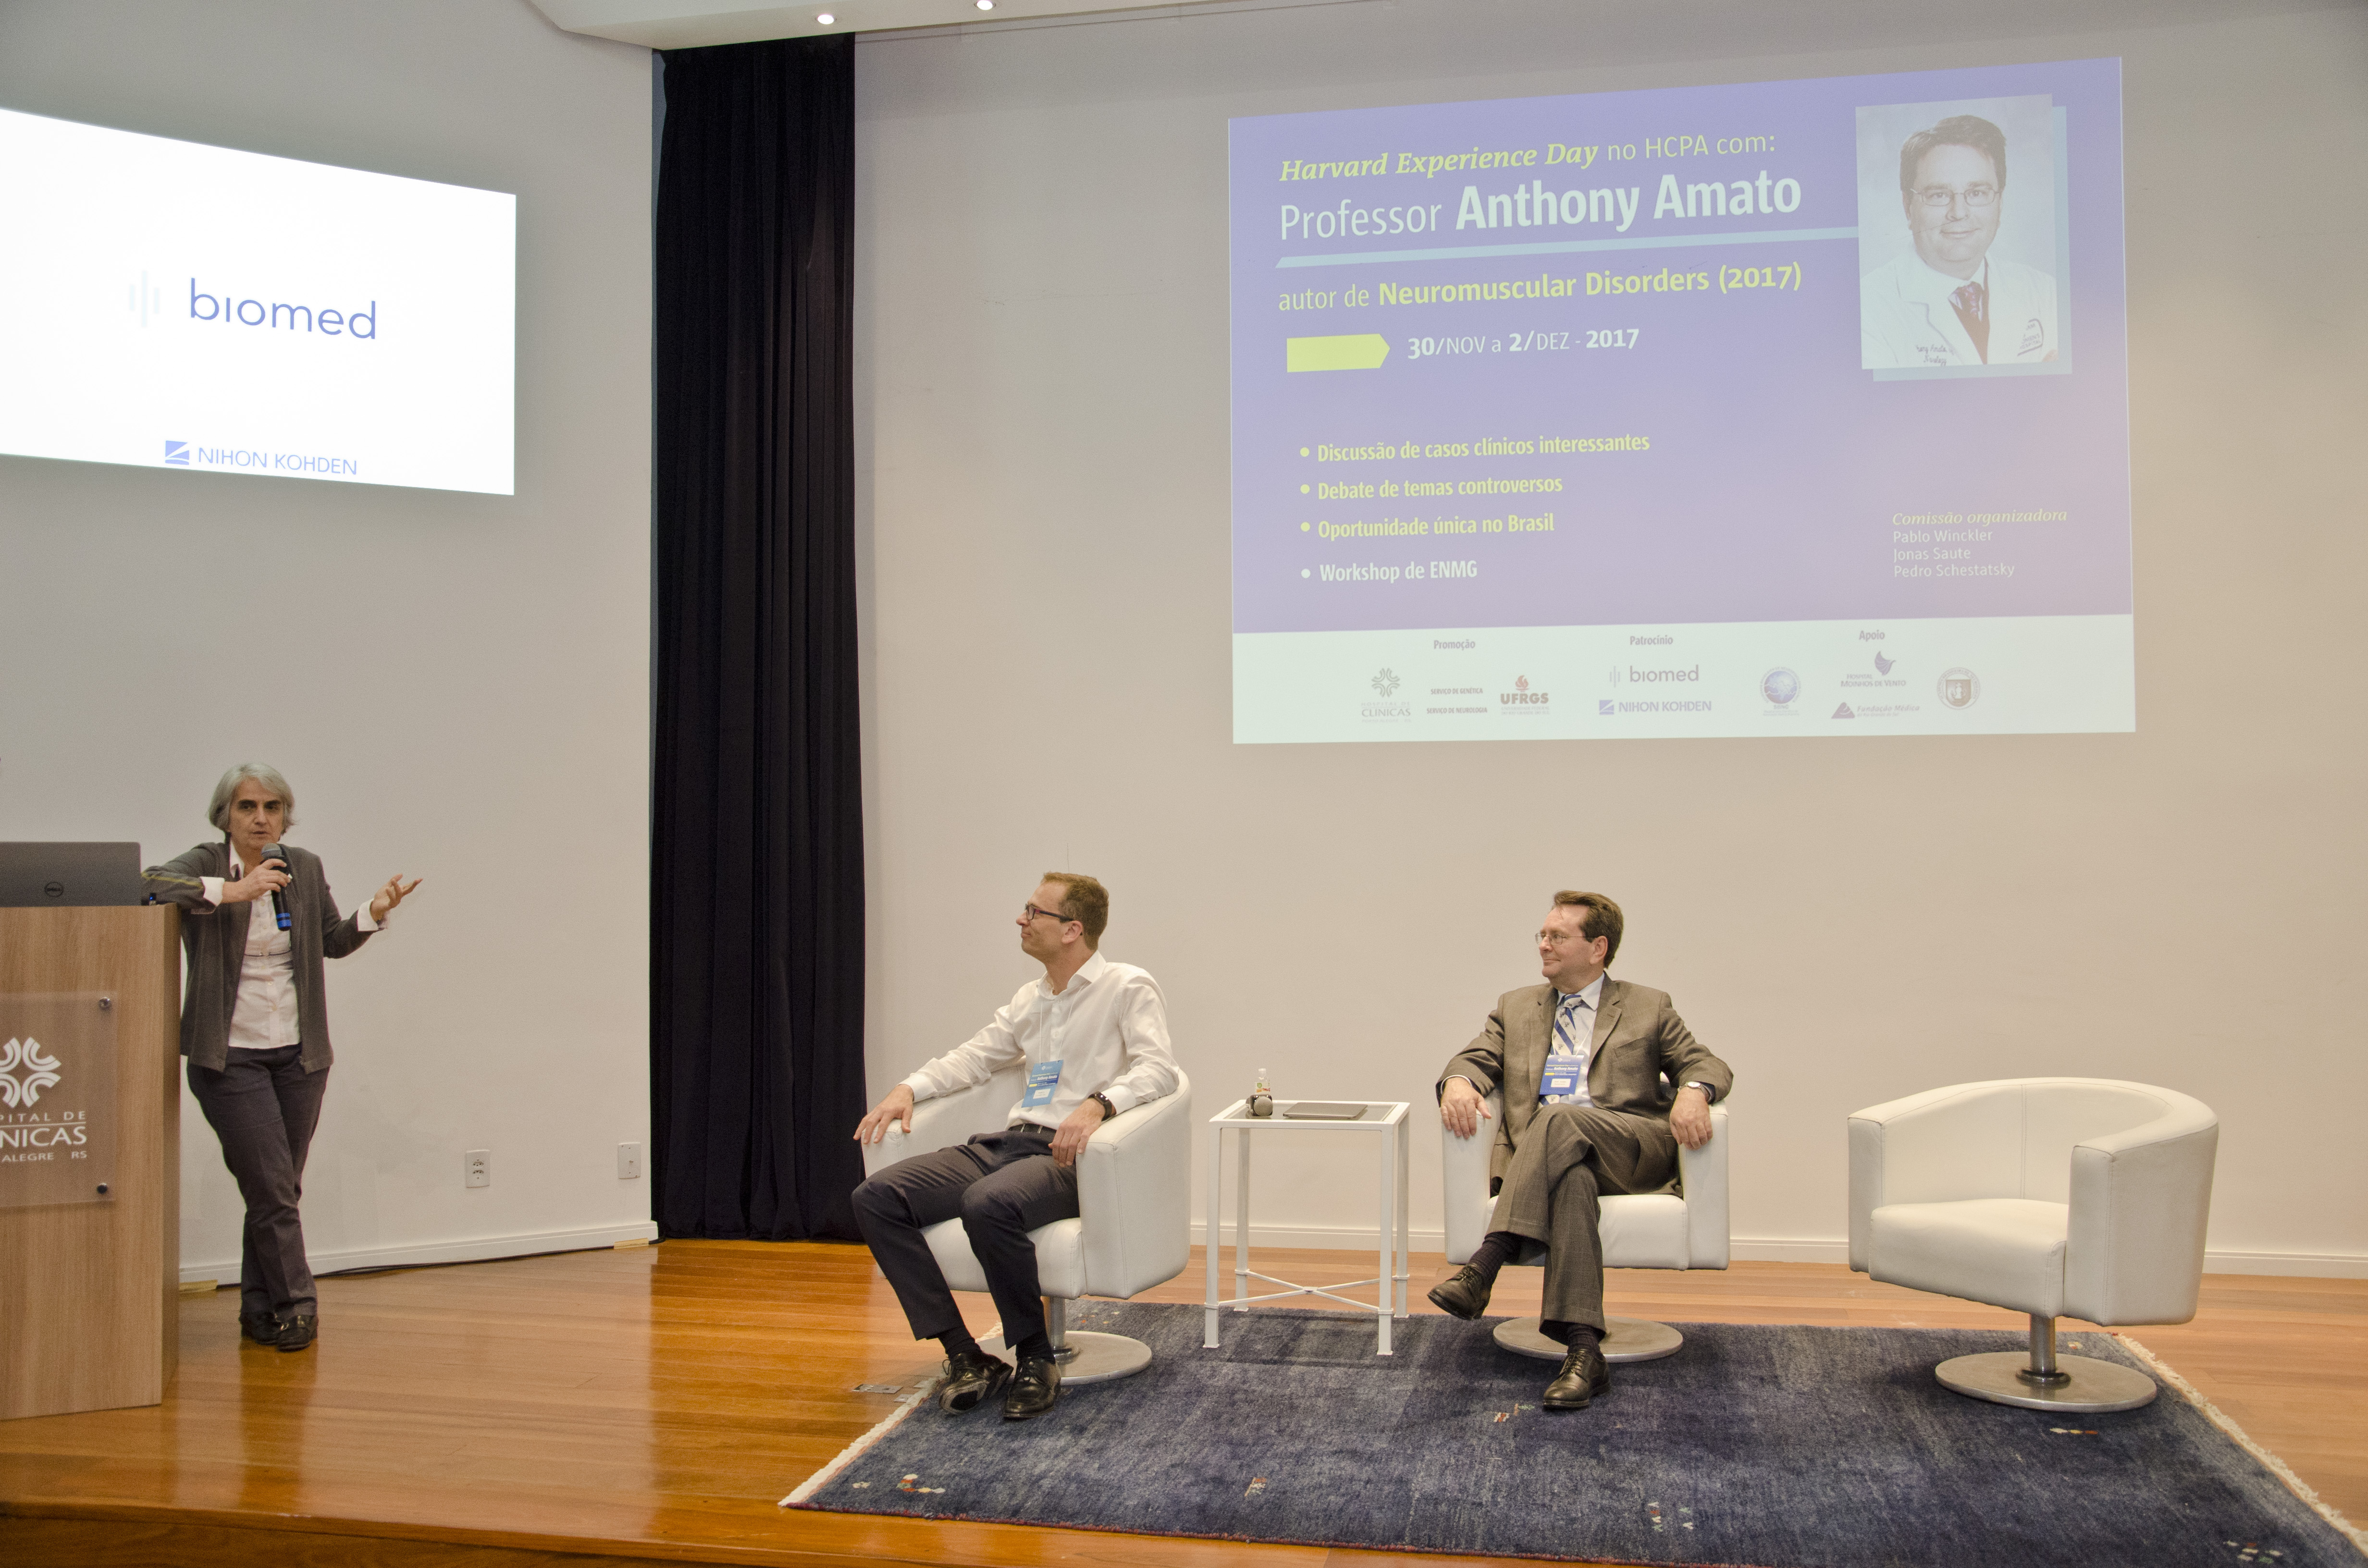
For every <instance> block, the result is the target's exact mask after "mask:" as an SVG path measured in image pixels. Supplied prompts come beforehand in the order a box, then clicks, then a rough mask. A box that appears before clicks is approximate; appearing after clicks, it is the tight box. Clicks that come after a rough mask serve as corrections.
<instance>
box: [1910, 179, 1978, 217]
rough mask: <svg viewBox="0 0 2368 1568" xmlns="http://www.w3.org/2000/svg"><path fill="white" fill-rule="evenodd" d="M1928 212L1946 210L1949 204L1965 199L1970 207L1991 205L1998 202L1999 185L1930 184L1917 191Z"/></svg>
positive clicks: (1916, 194) (1917, 195) (1965, 202)
mask: <svg viewBox="0 0 2368 1568" xmlns="http://www.w3.org/2000/svg"><path fill="white" fill-rule="evenodd" d="M1915 196H1916V199H1917V200H1918V201H1920V202H1922V203H1923V204H1924V210H1926V211H1927V212H1946V211H1947V210H1949V204H1950V203H1951V202H1953V201H1963V202H1964V204H1965V205H1966V206H1968V207H1989V206H1993V205H1995V204H1996V203H1997V201H1998V187H1996V186H1994V185H1969V186H1964V187H1957V186H1949V185H1928V186H1926V187H1924V188H1923V189H1921V190H1918V191H1917V192H1916V193H1915Z"/></svg>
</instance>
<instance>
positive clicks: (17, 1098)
mask: <svg viewBox="0 0 2368 1568" xmlns="http://www.w3.org/2000/svg"><path fill="white" fill-rule="evenodd" d="M63 1065H64V1063H63V1062H60V1061H59V1060H58V1059H57V1058H56V1057H54V1056H51V1055H49V1054H47V1053H46V1052H44V1051H42V1050H41V1042H40V1040H33V1039H30V1038H28V1039H25V1040H10V1041H8V1042H7V1043H6V1045H0V1105H6V1106H28V1105H34V1104H38V1103H39V1102H40V1097H41V1091H42V1090H43V1089H49V1088H54V1087H56V1086H57V1085H58V1083H59V1073H58V1069H59V1068H60V1067H62V1066H63Z"/></svg>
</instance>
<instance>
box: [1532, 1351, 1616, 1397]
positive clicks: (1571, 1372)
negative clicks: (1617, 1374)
mask: <svg viewBox="0 0 2368 1568" xmlns="http://www.w3.org/2000/svg"><path fill="white" fill-rule="evenodd" d="M1610 1392H1611V1367H1610V1366H1609V1365H1607V1364H1606V1363H1605V1361H1604V1359H1603V1347H1602V1346H1600V1345H1598V1344H1596V1342H1595V1341H1594V1339H1592V1338H1591V1337H1589V1336H1588V1335H1585V1334H1581V1335H1579V1336H1578V1343H1577V1344H1576V1345H1574V1346H1571V1347H1570V1354H1569V1355H1567V1356H1565V1357H1564V1358H1562V1370H1561V1371H1559V1372H1556V1373H1555V1374H1554V1381H1552V1382H1550V1383H1548V1384H1547V1385H1546V1392H1545V1397H1544V1398H1543V1399H1541V1400H1539V1401H1538V1403H1540V1404H1541V1405H1543V1406H1544V1407H1545V1408H1546V1409H1548V1410H1585V1409H1586V1408H1587V1405H1588V1401H1589V1400H1594V1399H1600V1398H1601V1397H1603V1396H1604V1395H1605V1394H1607V1393H1610Z"/></svg>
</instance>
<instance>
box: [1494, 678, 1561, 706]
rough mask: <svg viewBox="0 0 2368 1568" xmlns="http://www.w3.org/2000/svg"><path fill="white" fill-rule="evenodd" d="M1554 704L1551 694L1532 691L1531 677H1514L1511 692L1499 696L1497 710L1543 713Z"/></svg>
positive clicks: (1501, 692)
mask: <svg viewBox="0 0 2368 1568" xmlns="http://www.w3.org/2000/svg"><path fill="white" fill-rule="evenodd" d="M1552 702H1553V697H1552V694H1551V693H1548V692H1543V691H1531V689H1530V677H1529V676H1514V677H1513V689H1512V690H1510V691H1500V692H1498V693H1497V710H1498V711H1499V712H1506V713H1540V712H1543V711H1544V710H1546V709H1547V708H1548V707H1549V706H1550V705H1551V704H1552Z"/></svg>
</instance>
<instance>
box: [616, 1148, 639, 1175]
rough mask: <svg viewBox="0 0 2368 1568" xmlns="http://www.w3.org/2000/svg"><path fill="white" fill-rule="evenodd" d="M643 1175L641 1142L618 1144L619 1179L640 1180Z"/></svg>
mask: <svg viewBox="0 0 2368 1568" xmlns="http://www.w3.org/2000/svg"><path fill="white" fill-rule="evenodd" d="M641 1176H642V1146H641V1145H640V1144H639V1143H620V1144H618V1145H617V1179H618V1180H619V1181H639V1180H640V1179H641Z"/></svg>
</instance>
